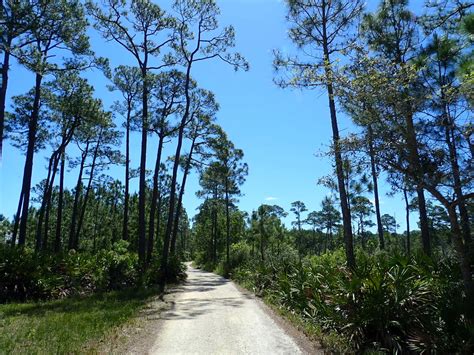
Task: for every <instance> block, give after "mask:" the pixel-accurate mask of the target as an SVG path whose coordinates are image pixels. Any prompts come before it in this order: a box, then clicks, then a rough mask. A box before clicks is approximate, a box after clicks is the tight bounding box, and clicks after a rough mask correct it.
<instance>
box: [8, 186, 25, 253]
mask: <svg viewBox="0 0 474 355" xmlns="http://www.w3.org/2000/svg"><path fill="white" fill-rule="evenodd" d="M23 195H24V193H23V187H22V189H21V191H20V199H19V200H18V208H17V210H16V214H15V223H14V225H13V235H12V241H11V244H12V246H14V245H15V244H16V238H17V235H18V228H19V226H20V214H21V207H22V206H23V198H24V196H23Z"/></svg>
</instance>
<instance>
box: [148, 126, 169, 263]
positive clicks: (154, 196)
mask: <svg viewBox="0 0 474 355" xmlns="http://www.w3.org/2000/svg"><path fill="white" fill-rule="evenodd" d="M164 138H165V136H164V134H160V137H159V142H158V149H157V153H156V162H155V172H154V174H153V192H152V197H151V202H150V223H149V228H148V249H147V263H149V262H150V261H151V257H152V253H153V243H154V242H155V217H156V216H155V215H156V204H157V200H158V195H159V191H158V179H159V176H160V165H161V153H162V151H163V142H164Z"/></svg>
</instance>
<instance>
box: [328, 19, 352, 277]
mask: <svg viewBox="0 0 474 355" xmlns="http://www.w3.org/2000/svg"><path fill="white" fill-rule="evenodd" d="M323 38H324V43H323V51H324V58H325V61H326V63H328V64H327V65H326V66H325V74H326V88H327V92H328V99H329V111H330V114H331V126H332V138H333V145H334V157H335V161H336V175H337V185H338V190H339V199H340V201H341V210H342V224H343V230H344V245H345V252H346V259H347V265H348V266H349V268H351V269H355V267H356V262H355V256H354V242H353V235H352V225H351V223H352V221H351V213H350V210H349V203H348V201H347V191H346V187H345V185H344V170H343V166H342V155H341V147H340V137H339V127H338V123H337V113H336V103H335V101H334V88H333V84H332V76H333V75H332V70H331V68H330V67H329V65H330V64H329V63H330V58H329V48H328V43H327V35H326V25H325V24H324V25H323Z"/></svg>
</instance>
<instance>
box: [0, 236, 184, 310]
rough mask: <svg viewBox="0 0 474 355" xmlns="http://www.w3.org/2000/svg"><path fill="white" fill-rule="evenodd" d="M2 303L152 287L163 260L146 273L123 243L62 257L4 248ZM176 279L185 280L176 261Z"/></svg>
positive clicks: (0, 280)
mask: <svg viewBox="0 0 474 355" xmlns="http://www.w3.org/2000/svg"><path fill="white" fill-rule="evenodd" d="M0 260H2V262H1V263H0V285H1V287H0V300H1V301H2V302H6V301H15V300H22V301H24V300H36V299H51V298H62V297H65V296H70V295H78V294H90V293H92V292H103V291H111V290H123V289H127V288H133V287H138V286H148V285H153V284H156V283H158V282H159V281H160V275H159V273H158V270H159V260H153V262H152V263H151V264H150V265H149V266H148V267H147V268H146V269H145V270H143V267H142V266H141V265H140V264H139V262H138V255H137V254H136V253H132V252H130V251H129V249H128V243H127V242H125V241H119V242H117V243H115V244H114V245H113V247H112V248H111V249H109V250H101V251H100V252H98V253H96V254H90V253H85V252H84V253H79V252H76V251H74V250H71V251H70V252H69V253H63V254H58V255H52V254H46V253H45V254H40V253H34V252H33V251H32V250H30V249H28V248H24V249H20V248H9V247H7V246H5V245H3V244H2V245H0ZM170 269H171V272H170V275H171V278H172V279H173V280H177V279H182V278H183V275H184V269H183V265H182V264H181V263H180V262H179V261H178V260H173V262H172V266H171V267H170Z"/></svg>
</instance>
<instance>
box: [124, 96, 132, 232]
mask: <svg viewBox="0 0 474 355" xmlns="http://www.w3.org/2000/svg"><path fill="white" fill-rule="evenodd" d="M131 111H132V109H131V104H130V102H129V103H128V106H127V122H126V138H125V139H126V142H125V196H124V204H123V226H122V239H123V240H128V214H129V209H130V207H129V206H130V120H131Z"/></svg>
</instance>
